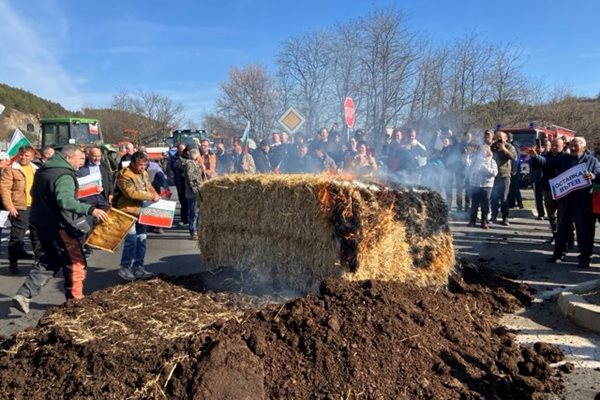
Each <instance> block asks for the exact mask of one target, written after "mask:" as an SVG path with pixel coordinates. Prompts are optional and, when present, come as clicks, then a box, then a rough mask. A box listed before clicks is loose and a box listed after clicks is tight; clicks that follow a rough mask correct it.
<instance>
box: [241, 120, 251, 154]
mask: <svg viewBox="0 0 600 400" xmlns="http://www.w3.org/2000/svg"><path fill="white" fill-rule="evenodd" d="M248 140H250V121H248V123H247V124H246V129H244V134H243V135H242V149H243V151H244V154H247V153H248Z"/></svg>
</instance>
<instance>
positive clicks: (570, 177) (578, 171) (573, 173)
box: [548, 164, 592, 200]
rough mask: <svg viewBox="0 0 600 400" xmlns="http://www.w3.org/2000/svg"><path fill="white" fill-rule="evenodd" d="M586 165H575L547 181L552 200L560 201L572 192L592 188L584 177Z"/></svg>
mask: <svg viewBox="0 0 600 400" xmlns="http://www.w3.org/2000/svg"><path fill="white" fill-rule="evenodd" d="M586 172H587V165H585V164H577V165H576V166H574V167H572V168H569V169H568V170H566V171H565V172H563V173H562V174H560V175H558V176H557V177H556V178H553V179H550V180H548V182H549V183H550V190H551V192H552V198H553V199H554V200H556V199H560V198H561V197H564V196H566V195H568V194H569V193H571V192H572V191H574V190H577V189H581V188H585V187H589V186H592V182H591V181H590V180H589V179H587V178H586V177H585V174H586Z"/></svg>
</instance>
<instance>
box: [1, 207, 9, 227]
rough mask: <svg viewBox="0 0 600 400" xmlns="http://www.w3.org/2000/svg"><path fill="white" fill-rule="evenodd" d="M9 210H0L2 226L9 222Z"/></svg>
mask: <svg viewBox="0 0 600 400" xmlns="http://www.w3.org/2000/svg"><path fill="white" fill-rule="evenodd" d="M8 215H9V214H8V211H6V210H1V211H0V227H1V228H6V223H7V222H8Z"/></svg>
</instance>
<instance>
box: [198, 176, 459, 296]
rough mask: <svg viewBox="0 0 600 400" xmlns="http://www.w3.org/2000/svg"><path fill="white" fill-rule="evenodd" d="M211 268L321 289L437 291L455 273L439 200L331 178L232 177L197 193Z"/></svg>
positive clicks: (203, 247)
mask: <svg viewBox="0 0 600 400" xmlns="http://www.w3.org/2000/svg"><path fill="white" fill-rule="evenodd" d="M199 207H200V249H201V251H202V254H203V256H204V258H205V260H206V261H207V263H208V265H209V266H210V267H211V268H217V267H220V266H231V267H234V268H237V269H240V270H243V271H246V273H247V274H248V275H249V276H250V277H251V278H252V279H256V280H258V281H260V282H265V283H269V282H271V283H273V282H274V283H275V284H281V285H284V286H287V287H290V288H293V289H296V290H300V291H315V290H316V289H317V288H318V285H319V284H320V282H321V280H322V279H323V278H327V277H343V278H344V279H348V280H361V279H380V280H399V281H416V282H420V283H423V284H440V283H445V282H446V281H447V276H448V273H449V271H450V270H451V269H452V267H453V265H454V250H453V247H452V241H451V239H450V235H449V234H448V233H447V226H446V222H447V211H446V209H445V206H444V203H443V200H442V199H441V197H439V196H437V197H436V195H434V194H432V192H428V191H424V190H407V189H402V188H395V189H393V190H392V189H389V188H387V187H384V186H382V185H378V184H364V183H360V182H356V181H353V180H351V179H344V178H340V177H332V176H325V175H265V174H260V175H228V176H224V177H219V178H217V179H213V180H211V181H209V182H207V183H205V185H204V186H203V188H202V193H201V195H200V202H199Z"/></svg>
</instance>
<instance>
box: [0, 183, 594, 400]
mask: <svg viewBox="0 0 600 400" xmlns="http://www.w3.org/2000/svg"><path fill="white" fill-rule="evenodd" d="M524 195H525V197H529V198H531V192H530V191H525V192H524ZM511 212H512V215H511V225H510V226H501V225H492V226H491V229H490V230H488V231H484V230H482V229H480V228H469V227H467V226H466V222H464V218H465V215H463V214H457V213H452V215H451V223H450V226H451V229H452V231H453V234H454V238H455V246H456V247H457V253H458V255H459V256H461V257H467V258H468V257H473V258H482V259H485V260H489V261H490V263H491V265H493V266H494V267H495V268H497V269H498V270H503V271H507V272H509V273H512V274H514V275H515V276H516V277H517V278H516V280H518V281H522V282H525V283H527V284H529V285H531V286H532V287H533V288H535V289H536V290H537V294H536V297H537V299H536V301H535V303H534V305H533V306H532V307H530V308H527V309H525V310H522V311H520V312H518V313H516V314H511V315H507V316H505V317H504V321H503V322H504V323H505V324H506V325H507V326H509V327H511V328H514V329H516V330H518V332H519V334H518V336H517V340H518V341H520V342H522V343H529V344H533V343H535V342H536V341H546V342H550V343H554V344H557V345H559V346H560V347H561V348H562V349H563V351H564V352H565V354H566V355H567V359H568V360H569V361H571V362H573V363H574V364H575V366H576V369H575V371H574V372H573V373H571V374H569V375H566V378H565V384H566V398H567V399H575V400H588V399H594V396H595V395H596V394H597V393H599V392H600V335H597V334H592V333H589V332H586V331H584V330H583V329H580V328H578V327H577V326H575V325H573V324H571V323H570V322H569V321H567V320H565V319H564V318H562V317H561V316H560V315H559V313H558V310H557V307H556V298H555V297H556V295H557V294H558V293H559V292H560V291H561V290H563V289H566V288H572V287H574V286H575V285H577V284H579V283H582V282H587V281H590V280H594V279H600V240H597V241H596V256H595V257H594V258H593V260H592V267H591V268H589V269H586V270H581V269H579V268H578V267H577V259H576V253H572V254H569V256H568V258H567V260H566V262H565V263H561V264H548V263H546V262H545V259H546V258H548V257H549V256H550V254H551V252H552V245H549V244H545V243H543V242H544V240H545V239H547V238H548V237H549V236H550V233H549V228H548V222H547V221H538V220H537V219H536V218H535V216H534V214H533V213H532V212H531V211H530V210H511ZM176 220H177V219H176ZM6 234H7V233H6V232H5V233H4V234H3V236H6ZM596 237H597V238H599V239H600V232H598V234H597V235H596ZM119 257H120V251H118V252H117V253H116V254H110V253H106V252H101V251H95V252H94V253H93V254H92V256H91V257H90V259H89V267H88V275H87V280H86V282H85V293H90V292H93V291H95V290H99V289H102V288H106V287H110V286H114V285H120V284H124V283H125V282H124V281H123V280H121V279H120V278H119V277H118V276H117V270H118V265H119ZM22 264H23V268H22V269H23V270H24V271H25V272H27V271H28V270H29V268H30V265H31V262H30V261H25V262H23V263H22ZM146 266H147V268H148V269H149V270H150V271H153V272H156V273H164V274H168V275H184V274H189V273H194V272H200V271H202V269H203V265H202V260H201V258H200V256H199V251H198V248H197V244H196V242H193V241H191V240H189V235H188V233H187V231H186V229H185V228H175V229H171V230H165V234H163V235H157V234H153V233H150V234H149V237H148V252H147V258H146ZM0 277H1V278H0V335H4V336H10V335H12V334H14V333H15V332H18V331H21V330H24V329H26V328H28V327H32V326H35V325H36V324H37V322H38V320H39V319H40V317H41V316H42V315H43V313H44V312H45V310H47V309H48V308H49V307H52V306H54V305H57V304H61V303H62V302H64V295H63V293H62V277H61V276H60V274H59V276H58V277H57V278H56V279H54V280H52V281H51V282H50V283H49V284H48V285H47V286H46V287H45V288H44V290H43V292H42V293H41V295H40V296H38V297H36V298H35V299H34V300H33V302H32V304H31V312H30V313H29V315H27V316H23V315H22V314H21V313H19V312H18V311H16V310H15V309H14V308H12V305H11V297H12V296H13V295H14V294H15V292H16V290H17V288H18V287H19V286H20V285H21V283H22V282H23V280H24V277H14V276H11V275H9V273H8V262H7V259H6V242H2V245H1V247H0Z"/></svg>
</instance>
